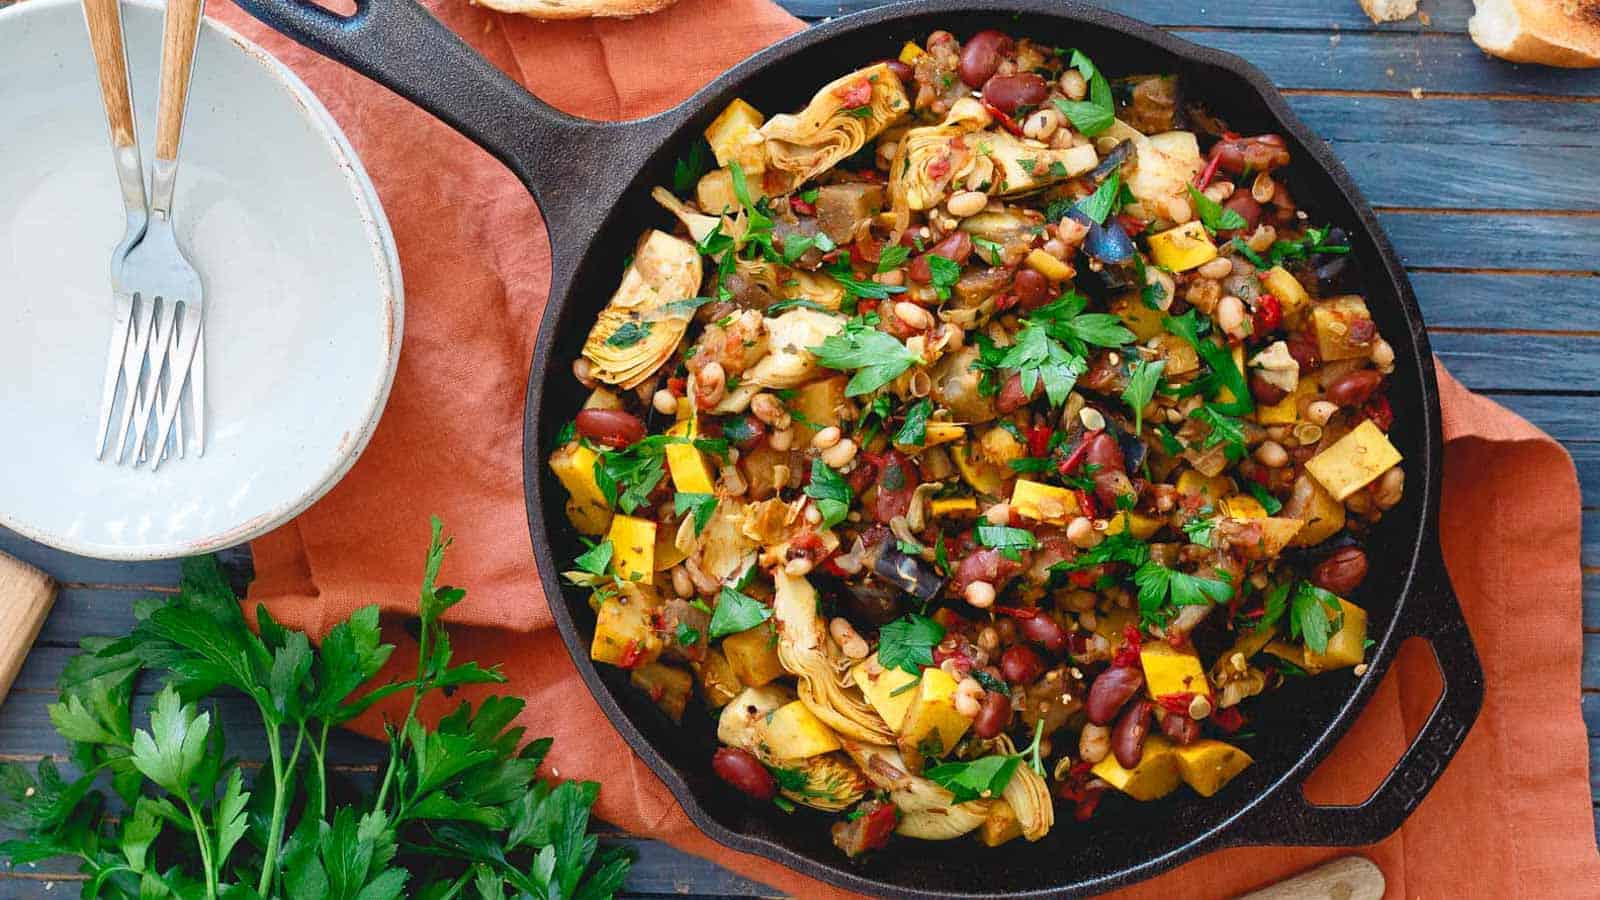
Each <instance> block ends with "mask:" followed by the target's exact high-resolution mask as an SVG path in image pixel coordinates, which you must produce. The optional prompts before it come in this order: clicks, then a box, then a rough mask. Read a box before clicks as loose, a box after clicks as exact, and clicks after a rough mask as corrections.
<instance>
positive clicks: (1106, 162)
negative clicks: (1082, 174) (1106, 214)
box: [1079, 138, 1133, 221]
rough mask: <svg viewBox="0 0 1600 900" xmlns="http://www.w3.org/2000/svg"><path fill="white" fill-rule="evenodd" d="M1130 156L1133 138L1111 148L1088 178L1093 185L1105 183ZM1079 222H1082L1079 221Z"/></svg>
mask: <svg viewBox="0 0 1600 900" xmlns="http://www.w3.org/2000/svg"><path fill="white" fill-rule="evenodd" d="M1132 154H1133V138H1127V139H1125V140H1123V141H1122V142H1121V143H1119V144H1117V145H1116V146H1115V147H1112V148H1111V152H1110V153H1107V154H1106V158H1105V159H1102V160H1100V165H1098V166H1095V167H1094V171H1092V172H1090V173H1089V177H1090V178H1093V179H1094V182H1095V184H1099V183H1100V182H1102V181H1105V180H1106V179H1107V178H1109V177H1110V176H1111V173H1112V172H1115V171H1117V170H1118V169H1120V168H1122V164H1123V163H1125V162H1127V161H1128V157H1129V156H1131V155H1132ZM1079 221H1083V220H1081V219H1080V220H1079Z"/></svg>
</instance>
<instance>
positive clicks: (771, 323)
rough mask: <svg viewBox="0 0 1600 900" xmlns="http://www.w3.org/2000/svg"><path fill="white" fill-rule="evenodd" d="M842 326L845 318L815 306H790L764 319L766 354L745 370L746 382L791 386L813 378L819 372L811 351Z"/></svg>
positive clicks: (780, 386)
mask: <svg viewBox="0 0 1600 900" xmlns="http://www.w3.org/2000/svg"><path fill="white" fill-rule="evenodd" d="M843 329H844V319H842V318H840V317H838V316H835V315H831V314H829V313H825V312H819V311H817V310H814V309H791V310H789V311H788V312H785V313H784V314H782V315H780V316H777V317H775V318H771V319H768V320H767V346H768V347H769V348H770V350H769V352H768V353H767V355H766V356H763V357H761V359H760V360H759V361H757V362H756V364H755V365H753V366H751V367H750V369H749V371H747V372H746V373H745V376H744V383H743V384H742V385H740V386H741V387H744V386H745V385H750V386H758V387H766V388H779V389H783V388H794V387H799V386H800V385H802V384H805V383H806V382H808V381H811V380H813V379H815V378H816V377H817V376H818V375H819V374H820V373H821V371H822V367H821V365H820V364H819V363H818V362H817V357H816V356H815V355H814V354H813V353H812V352H811V349H810V348H812V347H816V346H818V345H819V344H821V343H822V342H823V341H825V340H827V339H828V338H829V337H831V336H833V335H835V334H838V333H839V332H840V331H842V330H843Z"/></svg>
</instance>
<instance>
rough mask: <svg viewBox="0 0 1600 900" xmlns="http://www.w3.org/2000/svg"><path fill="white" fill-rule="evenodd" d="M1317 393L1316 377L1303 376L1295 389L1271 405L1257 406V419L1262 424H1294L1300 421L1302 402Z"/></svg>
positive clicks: (1296, 383)
mask: <svg viewBox="0 0 1600 900" xmlns="http://www.w3.org/2000/svg"><path fill="white" fill-rule="evenodd" d="M1316 394H1317V380H1316V379H1315V378H1301V379H1300V380H1299V381H1297V382H1295V387H1294V390H1292V391H1290V392H1289V393H1288V394H1286V395H1285V396H1284V398H1283V399H1282V400H1279V401H1278V402H1277V403H1274V404H1272V405H1271V406H1258V407H1256V421H1257V422H1260V423H1261V424H1262V425H1293V424H1294V423H1296V422H1298V421H1300V404H1301V403H1302V402H1303V401H1305V400H1306V399H1307V398H1310V397H1315V396H1316Z"/></svg>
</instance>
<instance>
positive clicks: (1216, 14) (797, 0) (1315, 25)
mask: <svg viewBox="0 0 1600 900" xmlns="http://www.w3.org/2000/svg"><path fill="white" fill-rule="evenodd" d="M885 2H886V0H778V5H779V6H782V7H783V8H784V9H787V10H788V11H789V12H790V13H792V14H794V15H796V16H798V17H800V18H802V19H811V20H817V19H827V18H834V17H838V16H843V15H848V14H849V13H853V12H860V11H862V10H866V9H873V8H875V7H878V6H882V5H884V3H885ZM1090 2H1093V0H1090ZM1096 5H1098V6H1106V7H1110V8H1111V9H1114V10H1116V11H1117V12H1119V13H1122V14H1123V15H1125V16H1130V17H1132V18H1135V19H1140V20H1143V21H1145V22H1149V23H1151V24H1152V25H1167V26H1174V25H1198V26H1205V27H1209V28H1227V27H1234V28H1266V29H1279V28H1281V29H1296V30H1300V29H1318V30H1324V29H1339V30H1344V31H1383V32H1394V33H1400V34H1410V33H1414V32H1418V31H1422V30H1427V31H1439V32H1465V31H1466V30H1467V18H1468V17H1470V16H1471V15H1472V6H1471V4H1470V3H1468V2H1467V0H1438V2H1432V3H1428V4H1427V5H1426V8H1428V19H1429V21H1428V24H1427V25H1426V26H1424V25H1423V24H1422V23H1421V22H1420V21H1418V20H1417V19H1415V18H1412V19H1410V20H1407V21H1404V22H1385V23H1383V24H1381V25H1380V24H1377V23H1374V22H1373V21H1372V20H1371V19H1369V18H1367V16H1366V14H1365V13H1363V12H1362V11H1361V7H1360V6H1358V5H1356V4H1355V3H1342V2H1331V3H1315V4H1307V3H1305V2H1304V0H1259V2H1254V3H1249V4H1243V3H1226V2H1223V3H1195V2H1193V0H1121V2H1114V3H1113V2H1102V3H1096ZM1433 7H1440V8H1439V9H1437V10H1435V9H1433Z"/></svg>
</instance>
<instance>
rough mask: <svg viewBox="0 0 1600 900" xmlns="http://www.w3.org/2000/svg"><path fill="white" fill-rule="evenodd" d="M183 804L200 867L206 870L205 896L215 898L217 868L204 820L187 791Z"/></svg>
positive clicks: (209, 899) (214, 899) (209, 898)
mask: <svg viewBox="0 0 1600 900" xmlns="http://www.w3.org/2000/svg"><path fill="white" fill-rule="evenodd" d="M183 805H184V807H185V808H187V809H188V810H189V821H190V822H191V823H193V824H194V840H195V843H197V844H199V845H200V867H201V868H203V869H205V870H206V898H207V900H216V898H217V870H216V867H215V865H214V863H213V862H212V860H211V836H210V835H209V834H208V833H207V832H206V823H205V820H204V819H202V818H200V810H198V809H195V806H194V801H192V800H190V799H189V795H188V793H187V792H185V793H184V794H183Z"/></svg>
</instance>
